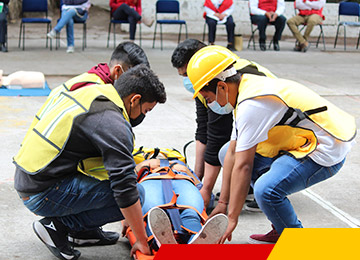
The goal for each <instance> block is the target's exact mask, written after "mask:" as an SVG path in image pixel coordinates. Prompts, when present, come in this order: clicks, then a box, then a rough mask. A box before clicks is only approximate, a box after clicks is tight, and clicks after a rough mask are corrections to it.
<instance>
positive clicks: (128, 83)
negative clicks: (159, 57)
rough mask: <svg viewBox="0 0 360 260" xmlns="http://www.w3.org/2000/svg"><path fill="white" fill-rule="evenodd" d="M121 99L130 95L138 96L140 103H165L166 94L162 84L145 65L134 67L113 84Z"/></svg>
mask: <svg viewBox="0 0 360 260" xmlns="http://www.w3.org/2000/svg"><path fill="white" fill-rule="evenodd" d="M115 89H116V90H117V91H118V92H119V94H120V97H121V98H125V97H127V96H129V95H130V94H132V93H136V94H140V95H141V101H142V102H150V103H151V102H157V103H165V101H166V93H165V88H164V85H163V83H161V82H160V81H159V78H158V77H157V76H156V75H155V73H154V72H153V71H152V70H151V69H150V68H149V67H147V66H146V65H145V64H139V65H136V66H135V67H133V68H130V69H129V70H127V71H126V72H125V73H123V74H121V76H120V77H119V79H118V80H117V81H116V83H115Z"/></svg>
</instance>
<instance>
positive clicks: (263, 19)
mask: <svg viewBox="0 0 360 260" xmlns="http://www.w3.org/2000/svg"><path fill="white" fill-rule="evenodd" d="M249 3H250V18H251V22H252V23H253V24H256V25H257V26H258V29H259V36H260V39H259V43H260V49H261V50H262V51H265V50H266V33H265V31H266V27H267V25H268V24H272V25H275V34H274V36H273V45H274V50H275V51H279V50H280V46H279V41H280V40H281V34H282V32H283V30H284V28H285V22H286V18H285V16H283V13H284V11H285V1H284V0H249Z"/></svg>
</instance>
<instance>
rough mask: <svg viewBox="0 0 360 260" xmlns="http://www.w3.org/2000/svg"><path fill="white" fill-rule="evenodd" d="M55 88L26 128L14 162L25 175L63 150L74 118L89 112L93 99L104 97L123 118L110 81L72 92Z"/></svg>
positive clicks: (117, 97) (117, 95)
mask: <svg viewBox="0 0 360 260" xmlns="http://www.w3.org/2000/svg"><path fill="white" fill-rule="evenodd" d="M59 88H60V87H58V88H57V89H55V90H56V91H55V92H52V93H51V96H49V98H48V99H47V100H46V102H45V104H44V105H43V107H42V108H41V109H40V111H39V112H38V113H37V115H36V121H35V120H34V122H33V124H32V126H31V127H30V129H29V130H28V132H27V134H26V136H25V138H24V140H23V142H22V144H21V148H20V150H19V152H18V154H17V155H16V156H15V157H14V163H15V164H16V165H17V166H18V167H20V168H21V169H22V170H23V171H25V172H27V173H29V174H36V173H38V172H40V171H41V170H42V169H44V168H45V167H46V166H48V165H49V164H50V163H51V162H52V161H53V160H55V159H56V158H57V157H58V156H59V155H60V154H61V152H62V150H63V149H64V147H65V145H66V143H67V140H68V138H69V135H70V133H71V129H72V127H73V123H74V120H75V119H76V118H77V117H78V116H80V115H83V114H86V113H88V112H89V109H90V106H91V104H92V103H93V101H94V100H95V99H96V98H98V97H104V98H106V99H108V100H110V101H111V102H113V103H114V104H115V105H117V106H118V107H119V108H121V110H122V114H123V116H124V118H125V119H126V120H127V121H130V120H129V117H128V115H127V113H126V110H125V107H124V103H123V101H122V99H121V98H120V96H119V94H118V92H117V91H116V89H115V88H114V87H113V85H111V84H106V85H91V86H87V87H85V88H81V89H78V90H76V91H71V92H69V91H66V90H64V89H63V90H61V89H59Z"/></svg>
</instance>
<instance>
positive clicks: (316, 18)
mask: <svg viewBox="0 0 360 260" xmlns="http://www.w3.org/2000/svg"><path fill="white" fill-rule="evenodd" d="M322 21H323V19H322V18H321V16H320V15H317V14H312V15H309V16H307V17H306V24H307V26H306V29H305V33H304V38H305V39H306V40H308V39H309V38H310V33H311V32H312V30H313V29H314V26H315V25H318V24H320V23H321V22H322Z"/></svg>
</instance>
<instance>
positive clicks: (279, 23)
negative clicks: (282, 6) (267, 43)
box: [273, 15, 286, 42]
mask: <svg viewBox="0 0 360 260" xmlns="http://www.w3.org/2000/svg"><path fill="white" fill-rule="evenodd" d="M285 23H286V18H285V16H283V15H280V16H278V17H277V18H276V20H275V22H274V23H273V24H274V25H275V34H274V38H273V40H274V41H275V42H278V41H280V40H281V35H282V32H283V31H284V28H285Z"/></svg>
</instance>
